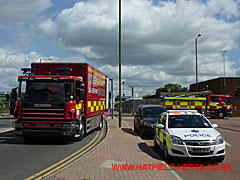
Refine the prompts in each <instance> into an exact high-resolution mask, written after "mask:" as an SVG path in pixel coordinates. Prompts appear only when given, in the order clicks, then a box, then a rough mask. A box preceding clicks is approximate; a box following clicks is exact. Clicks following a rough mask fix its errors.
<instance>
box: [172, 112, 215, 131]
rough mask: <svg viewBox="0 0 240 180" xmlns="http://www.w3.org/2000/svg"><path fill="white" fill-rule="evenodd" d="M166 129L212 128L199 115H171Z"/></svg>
mask: <svg viewBox="0 0 240 180" xmlns="http://www.w3.org/2000/svg"><path fill="white" fill-rule="evenodd" d="M168 128H212V126H211V125H210V123H209V122H208V121H207V120H206V119H205V118H204V117H203V116H200V115H171V116H169V121H168Z"/></svg>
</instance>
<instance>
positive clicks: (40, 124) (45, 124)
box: [36, 123, 50, 126]
mask: <svg viewBox="0 0 240 180" xmlns="http://www.w3.org/2000/svg"><path fill="white" fill-rule="evenodd" d="M36 126H50V124H47V123H44V124H42V123H37V124H36Z"/></svg>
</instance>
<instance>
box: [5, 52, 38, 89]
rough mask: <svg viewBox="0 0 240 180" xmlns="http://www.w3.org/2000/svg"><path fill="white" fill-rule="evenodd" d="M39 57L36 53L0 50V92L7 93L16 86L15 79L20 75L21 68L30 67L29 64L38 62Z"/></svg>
mask: <svg viewBox="0 0 240 180" xmlns="http://www.w3.org/2000/svg"><path fill="white" fill-rule="evenodd" d="M40 57H41V56H40V55H39V54H37V53H36V52H30V53H28V54H24V53H19V52H13V51H11V50H8V49H3V48H0V63H1V66H0V77H1V78H0V84H1V85H2V86H1V91H7V92H9V91H10V90H11V89H12V88H13V87H16V86H18V84H17V77H18V76H19V75H21V74H22V73H21V71H20V70H21V68H22V67H26V66H27V67H30V65H31V64H30V63H31V62H34V61H37V60H39V58H40Z"/></svg>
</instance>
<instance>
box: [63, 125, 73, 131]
mask: <svg viewBox="0 0 240 180" xmlns="http://www.w3.org/2000/svg"><path fill="white" fill-rule="evenodd" d="M62 129H63V130H71V129H72V124H63V125H62Z"/></svg>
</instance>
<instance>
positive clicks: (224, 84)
mask: <svg viewBox="0 0 240 180" xmlns="http://www.w3.org/2000/svg"><path fill="white" fill-rule="evenodd" d="M220 52H222V54H223V77H224V78H223V87H225V86H226V82H225V52H227V50H224V51H220Z"/></svg>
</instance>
